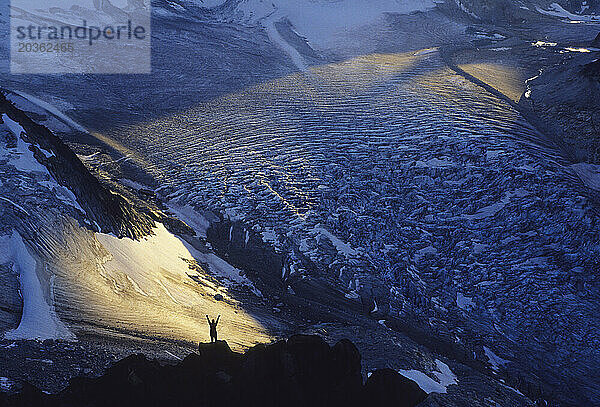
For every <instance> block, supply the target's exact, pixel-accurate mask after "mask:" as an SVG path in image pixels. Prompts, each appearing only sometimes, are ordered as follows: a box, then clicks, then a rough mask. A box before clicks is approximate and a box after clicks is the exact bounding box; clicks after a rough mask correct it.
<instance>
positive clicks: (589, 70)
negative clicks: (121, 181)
mask: <svg viewBox="0 0 600 407" xmlns="http://www.w3.org/2000/svg"><path fill="white" fill-rule="evenodd" d="M581 73H582V74H583V75H585V76H587V77H588V78H591V79H595V80H597V81H598V80H600V60H598V59H597V60H595V61H593V62H590V63H589V64H585V65H584V66H583V69H582V70H581Z"/></svg>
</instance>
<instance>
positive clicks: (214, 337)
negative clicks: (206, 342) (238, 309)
mask: <svg viewBox="0 0 600 407" xmlns="http://www.w3.org/2000/svg"><path fill="white" fill-rule="evenodd" d="M219 318H221V316H220V315H219V316H218V317H217V320H216V321H215V320H214V319H213V320H212V321H211V320H210V318H209V317H208V315H207V316H206V320H207V321H208V326H210V342H211V343H212V342H216V341H217V324H218V323H219Z"/></svg>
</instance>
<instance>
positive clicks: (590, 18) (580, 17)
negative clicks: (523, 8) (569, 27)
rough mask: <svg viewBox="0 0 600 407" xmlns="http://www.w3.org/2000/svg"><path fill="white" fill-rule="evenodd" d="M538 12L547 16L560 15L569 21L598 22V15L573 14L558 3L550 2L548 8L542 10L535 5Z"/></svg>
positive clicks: (599, 18) (599, 19)
mask: <svg viewBox="0 0 600 407" xmlns="http://www.w3.org/2000/svg"><path fill="white" fill-rule="evenodd" d="M536 9H537V11H538V12H539V13H542V14H545V15H547V16H554V17H561V18H564V19H566V20H569V21H582V22H600V16H595V15H585V14H573V13H571V12H569V11H567V10H565V9H564V8H563V7H562V6H561V5H560V4H558V3H552V4H550V6H549V7H548V10H544V9H542V8H540V7H536Z"/></svg>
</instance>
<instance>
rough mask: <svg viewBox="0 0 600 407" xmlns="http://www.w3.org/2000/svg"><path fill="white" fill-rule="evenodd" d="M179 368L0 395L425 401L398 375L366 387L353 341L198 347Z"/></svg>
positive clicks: (125, 402) (119, 369)
mask: <svg viewBox="0 0 600 407" xmlns="http://www.w3.org/2000/svg"><path fill="white" fill-rule="evenodd" d="M198 350H199V352H198V353H197V354H195V353H194V354H191V355H189V356H188V357H186V358H185V359H184V360H183V361H181V362H180V363H179V364H177V365H174V366H161V365H160V364H159V363H157V362H155V361H150V360H148V359H146V357H145V356H143V355H134V356H130V357H128V358H126V359H123V360H121V361H119V362H117V363H116V364H115V365H114V366H112V367H111V368H109V369H108V370H107V371H106V373H105V374H104V375H103V376H102V377H99V378H77V379H74V380H72V381H71V383H70V385H69V386H68V387H67V388H66V389H65V390H63V391H62V392H61V393H59V394H56V395H47V394H45V393H42V392H41V391H39V390H37V389H36V388H34V387H31V386H25V387H24V388H23V389H22V391H21V393H19V394H16V395H10V396H8V395H6V394H0V405H7V406H28V407H35V406H42V405H43V406H77V407H81V406H128V407H134V406H144V407H148V406H192V405H193V406H217V405H218V406H245V407H248V406H261V407H266V406H328V407H335V406H344V407H352V406H366V405H373V406H386V405H389V406H395V407H403V406H404V407H408V406H415V405H417V404H418V403H420V402H421V401H423V400H424V399H425V398H426V394H425V392H423V391H422V390H421V389H420V388H419V387H418V386H417V384H416V383H414V382H412V381H411V380H409V379H407V378H405V377H402V376H401V375H399V374H398V373H396V372H395V371H392V370H389V369H384V370H380V371H375V372H374V373H373V374H372V375H371V376H370V377H369V379H368V380H367V382H366V384H364V385H363V381H362V376H361V373H360V372H361V358H360V354H359V353H358V350H357V349H356V347H355V346H354V344H352V343H351V342H350V341H348V340H341V341H340V342H338V343H337V344H336V345H335V346H333V347H330V346H329V345H328V344H327V343H326V342H325V341H323V339H321V338H320V337H317V336H309V335H296V336H292V337H291V338H289V339H288V340H287V341H280V342H277V343H274V344H271V345H258V346H255V347H254V348H252V349H250V350H248V351H247V352H246V353H245V354H243V355H242V354H238V353H234V352H232V351H231V350H230V348H229V346H228V345H227V343H226V342H224V341H219V342H217V343H213V344H200V345H199V349H198Z"/></svg>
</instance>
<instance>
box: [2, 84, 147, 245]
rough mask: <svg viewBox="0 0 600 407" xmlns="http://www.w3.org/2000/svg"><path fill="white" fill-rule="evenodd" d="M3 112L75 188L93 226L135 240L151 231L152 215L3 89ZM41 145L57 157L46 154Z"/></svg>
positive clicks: (48, 165) (65, 182) (40, 156)
mask: <svg viewBox="0 0 600 407" xmlns="http://www.w3.org/2000/svg"><path fill="white" fill-rule="evenodd" d="M1 113H6V115H7V116H8V117H10V118H11V119H12V120H14V121H15V122H17V123H19V124H20V125H21V127H23V129H24V130H25V132H26V135H25V136H22V137H24V140H26V141H27V142H29V143H30V144H31V146H30V147H29V148H30V149H31V150H32V151H33V154H34V157H35V158H36V159H37V160H38V161H39V162H40V163H42V164H44V166H46V168H48V171H49V172H50V173H51V174H52V175H53V176H54V178H55V179H56V181H57V182H58V183H59V184H61V185H62V186H65V187H67V188H69V189H70V190H71V191H73V193H74V194H75V196H76V197H77V202H78V203H79V204H80V205H81V207H82V208H83V209H85V211H86V214H87V217H88V220H89V221H90V222H91V224H92V225H93V226H92V228H98V227H99V228H100V229H101V230H102V232H105V233H114V234H115V235H117V236H119V237H130V238H134V239H135V238H139V237H142V236H145V235H148V234H150V233H152V229H153V228H154V226H155V225H154V220H153V219H152V218H153V217H154V216H152V214H150V213H144V212H142V211H140V210H139V209H138V208H135V207H134V206H133V205H132V204H131V203H130V202H129V201H128V200H127V199H125V198H124V197H123V196H121V195H119V194H116V193H114V192H113V191H111V190H110V189H109V188H107V187H106V186H104V185H103V184H102V183H101V182H100V181H99V180H98V179H97V178H96V177H94V175H92V173H91V172H90V171H89V170H88V169H87V168H86V167H85V166H84V165H83V163H82V162H81V161H80V160H79V158H78V157H77V155H76V154H75V153H74V152H73V151H72V150H71V149H70V148H69V147H68V146H67V145H66V144H64V143H63V142H62V141H61V140H60V139H59V138H58V137H57V136H56V135H54V134H53V133H52V132H51V131H50V130H48V129H47V128H46V127H44V126H42V125H39V124H37V123H36V122H34V121H33V120H31V118H29V117H28V116H27V115H26V114H25V113H24V112H22V111H21V110H19V109H18V108H16V107H15V106H14V105H13V104H12V103H11V102H10V101H8V100H7V99H6V97H5V95H4V94H3V93H2V92H0V114H1ZM40 147H41V148H43V149H44V150H47V151H50V152H52V153H53V154H54V156H51V157H46V156H45V155H44V154H43V153H42V152H41V151H40Z"/></svg>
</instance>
